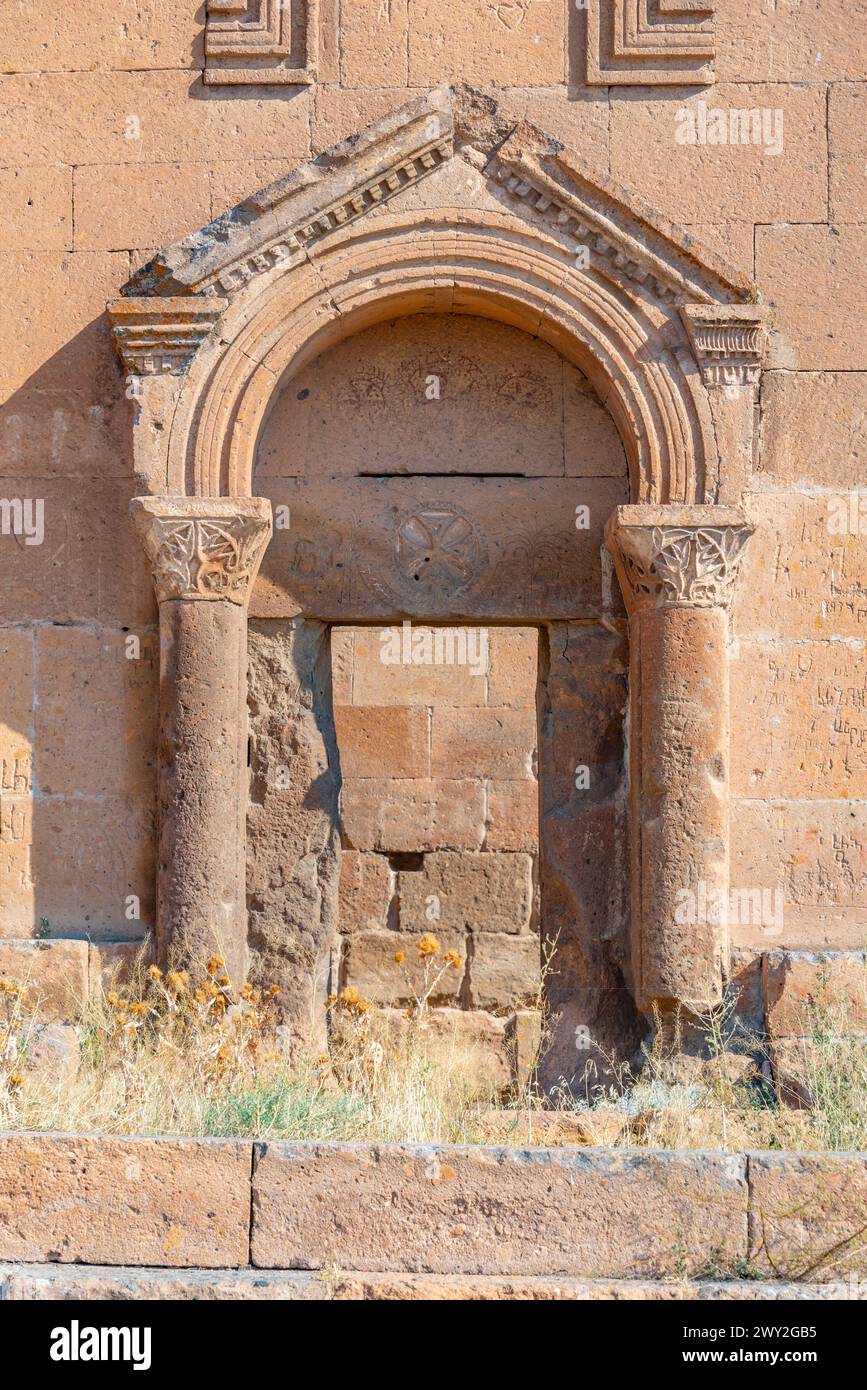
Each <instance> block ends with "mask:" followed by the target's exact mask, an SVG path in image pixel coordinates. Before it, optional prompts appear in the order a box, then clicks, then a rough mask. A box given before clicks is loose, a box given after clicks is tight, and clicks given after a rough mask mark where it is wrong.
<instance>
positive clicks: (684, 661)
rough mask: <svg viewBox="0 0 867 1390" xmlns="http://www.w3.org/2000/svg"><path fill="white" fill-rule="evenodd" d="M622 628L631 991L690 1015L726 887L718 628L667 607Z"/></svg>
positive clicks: (716, 970) (715, 971)
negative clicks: (629, 751)
mask: <svg viewBox="0 0 867 1390" xmlns="http://www.w3.org/2000/svg"><path fill="white" fill-rule="evenodd" d="M633 621H634V622H635V624H636V626H637V629H638V630H637V633H636V637H635V641H634V644H633V647H634V651H635V658H634V662H633V669H634V672H635V678H634V680H633V689H634V690H635V692H636V704H637V705H638V708H639V710H640V716H639V721H638V724H639V726H640V737H639V739H638V743H637V751H638V756H639V760H640V765H639V767H638V769H637V772H638V776H637V779H636V780H637V785H636V789H635V790H636V795H635V796H634V798H633V814H634V816H635V820H636V824H635V832H634V845H635V850H636V852H637V858H638V875H639V881H638V900H637V904H636V906H637V909H638V910H637V912H636V913H635V915H634V921H633V965H634V969H635V975H636V990H637V994H638V996H639V1001H640V1003H641V1005H642V1006H643V1007H647V1006H648V1004H649V1003H650V1002H651V1001H656V1002H657V1003H658V1004H659V1006H660V1007H663V1008H665V1007H670V1006H671V1005H672V1004H674V1003H676V1002H680V1003H682V1004H684V1005H685V1006H687V1007H689V1008H691V1009H701V1008H705V1007H707V1006H709V1005H712V1004H714V1003H715V1002H717V1001H718V999H719V997H720V987H721V980H722V965H723V962H724V961H725V960H726V959H727V955H728V951H727V946H728V943H727V937H726V925H725V920H724V918H723V920H722V921H719V920H717V917H718V914H717V913H716V912H715V910H714V909H715V905H716V904H717V903H718V902H719V894H720V893H725V892H726V891H727V887H728V798H729V789H728V723H729V721H728V681H727V660H726V642H727V635H728V633H727V629H728V618H727V615H726V613H725V612H724V610H722V609H720V608H677V607H674V608H653V609H646V610H644V611H643V612H641V613H639V614H636V615H635V618H634V620H633ZM706 904H711V911H710V912H707V911H704V910H702V909H703V907H704V905H706ZM700 905H701V906H700Z"/></svg>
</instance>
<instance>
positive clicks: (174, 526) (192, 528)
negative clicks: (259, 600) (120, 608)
mask: <svg viewBox="0 0 867 1390" xmlns="http://www.w3.org/2000/svg"><path fill="white" fill-rule="evenodd" d="M130 510H131V513H132V519H133V525H134V526H135V529H136V531H137V533H138V536H139V539H140V540H141V543H142V545H143V546H144V549H145V553H146V555H147V557H148V560H149V561H150V564H151V571H152V579H153V584H154V589H155V591H156V596H157V601H158V602H159V603H163V602H165V601H166V600H168V599H190V600H197V599H211V600H213V599H225V600H227V601H228V602H229V603H235V604H238V605H239V606H240V607H246V606H247V603H248V602H249V599H250V593H251V591H252V588H253V584H254V582H255V579H256V575H257V574H258V571H259V565H260V563H261V560H262V556H263V554H264V553H265V547H266V546H267V544H268V541H269V540H270V538H271V504H270V502H269V501H268V499H267V498H265V497H135V498H133V500H132V503H131V507H130Z"/></svg>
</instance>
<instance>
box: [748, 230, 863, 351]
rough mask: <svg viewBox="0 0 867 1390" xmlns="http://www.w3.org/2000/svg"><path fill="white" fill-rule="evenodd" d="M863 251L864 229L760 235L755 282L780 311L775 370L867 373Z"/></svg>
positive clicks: (773, 345) (775, 335) (773, 346)
mask: <svg viewBox="0 0 867 1390" xmlns="http://www.w3.org/2000/svg"><path fill="white" fill-rule="evenodd" d="M865 248H867V229H865V228H864V227H858V226H846V225H844V226H842V227H828V226H821V225H820V226H807V227H792V226H783V227H775V226H766V227H757V228H756V283H757V284H760V285H761V286H762V293H763V294H764V296H765V298H766V299H767V301H768V304H769V305H770V307H771V308H772V309H773V310H775V311H776V312H775V313H774V331H773V332H772V334H771V342H770V350H769V356H768V365H769V366H770V367H780V368H787V369H789V370H794V371H802V372H807V371H826V370H840V371H863V370H864V369H865V368H867V348H865V346H864V344H863V341H862V339H861V336H860V333H859V331H858V325H859V323H860V318H859V311H858V309H857V308H856V306H857V305H860V304H863V302H864V298H865V294H867V288H865V284H867V269H865V267H867V255H865ZM819 306H821V307H819Z"/></svg>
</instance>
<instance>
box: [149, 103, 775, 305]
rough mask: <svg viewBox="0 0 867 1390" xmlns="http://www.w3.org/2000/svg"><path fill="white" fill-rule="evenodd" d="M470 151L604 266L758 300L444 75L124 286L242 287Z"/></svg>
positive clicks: (673, 233)
mask: <svg viewBox="0 0 867 1390" xmlns="http://www.w3.org/2000/svg"><path fill="white" fill-rule="evenodd" d="M454 160H460V161H463V162H464V166H465V167H466V166H470V167H472V168H473V169H474V170H475V171H477V173H479V174H481V175H482V177H483V179H484V180H485V181H486V184H487V187H488V189H489V190H490V193H491V195H492V196H494V197H496V198H497V199H498V201H499V202H500V203H501V204H506V205H508V207H509V208H510V209H511V210H512V211H513V212H514V213H515V214H516V215H518V216H519V217H523V218H524V219H525V220H527V221H529V222H531V223H533V224H534V225H536V226H539V225H542V226H544V227H546V229H547V230H549V231H550V232H552V233H553V234H555V235H556V236H557V237H558V239H561V240H564V239H565V241H566V243H567V244H569V243H570V242H571V243H574V248H575V250H576V253H577V252H578V250H579V248H582V247H584V248H586V249H587V252H588V254H589V257H590V259H591V262H592V265H593V268H594V269H596V270H598V271H599V272H600V273H602V274H609V275H611V276H612V277H614V278H618V279H622V278H624V277H625V278H626V279H627V280H631V281H634V282H636V283H637V284H640V285H642V286H644V287H645V291H646V292H647V293H649V294H651V295H652V296H653V297H654V298H656V299H661V300H663V301H664V302H667V303H670V304H674V305H685V304H689V303H693V304H694V303H702V302H703V303H720V304H747V303H755V302H756V299H757V295H756V293H755V291H754V289H753V287H752V286H751V284H750V283H749V281H748V280H746V279H745V278H744V277H743V276H742V275H740V274H739V273H738V272H737V271H735V270H732V269H730V268H729V267H727V266H726V265H724V264H723V263H722V262H721V261H720V260H718V258H717V257H716V256H714V255H713V254H712V253H711V252H709V251H708V250H706V249H705V248H704V247H702V246H701V245H700V244H699V243H698V242H696V241H695V240H694V239H693V238H692V237H691V236H689V235H688V234H687V233H685V232H684V231H682V230H680V229H677V228H675V227H673V226H672V225H670V224H669V223H667V222H666V221H665V220H664V219H663V218H661V217H660V216H659V214H658V213H656V212H655V211H654V210H653V209H652V208H651V207H649V206H648V205H647V204H645V203H644V202H642V201H640V200H639V199H637V198H634V197H632V196H631V195H630V194H628V193H627V192H626V191H625V190H623V189H622V188H620V187H618V186H617V185H616V184H615V183H613V182H612V181H611V180H610V179H608V178H606V177H605V176H604V175H600V174H599V173H597V172H596V171H595V170H593V169H591V168H590V167H589V166H588V165H587V164H586V163H585V162H584V161H583V160H582V158H581V157H580V155H579V154H577V153H576V152H574V151H572V150H569V149H567V148H566V147H565V146H564V145H563V143H562V142H561V141H559V140H558V139H557V138H556V137H554V136H553V135H550V134H548V133H546V132H545V131H543V130H541V129H540V128H539V127H537V126H534V125H532V124H530V123H529V122H527V121H523V120H518V119H515V118H513V117H510V116H509V114H508V111H507V110H506V108H505V107H501V106H500V104H499V103H498V102H496V101H494V100H493V99H492V98H491V97H489V96H486V95H484V94H482V93H480V92H477V91H474V90H473V89H472V88H469V87H465V86H462V87H438V88H435V89H434V90H433V91H431V92H428V93H427V94H425V95H424V96H423V97H420V98H418V99H417V100H415V101H413V102H411V103H409V104H408V105H406V106H402V107H401V108H400V109H398V110H396V111H393V112H392V113H390V114H389V115H387V116H385V117H383V118H382V119H381V120H379V121H376V122H374V123H373V124H372V125H369V126H366V127H365V128H364V129H363V130H360V131H359V132H358V133H357V134H355V135H353V136H351V137H350V138H349V139H347V140H344V141H342V142H341V143H340V144H338V145H335V146H334V147H333V148H332V149H330V150H327V151H325V152H324V153H322V154H320V155H318V156H317V157H316V158H315V159H312V160H309V161H307V162H305V163H304V164H301V165H299V167H298V168H297V169H295V170H294V171H293V172H292V173H290V174H287V175H285V176H284V177H283V178H280V179H278V180H276V182H274V183H272V184H269V185H268V186H267V187H266V188H263V189H262V190H261V191H260V192H258V193H255V194H253V195H252V196H251V197H249V198H245V199H244V201H243V202H241V203H239V204H238V205H237V207H234V208H231V209H230V210H229V211H228V212H225V213H223V214H222V216H220V217H218V218H217V219H216V220H215V221H213V222H211V223H209V224H208V225H207V226H205V227H203V228H202V229H201V230H200V231H198V232H194V233H193V234H192V235H190V236H187V237H184V238H183V239H182V240H180V241H177V242H174V243H173V244H172V245H171V246H168V247H166V248H164V249H163V250H162V251H160V252H159V253H158V254H157V255H156V256H155V257H154V258H153V259H152V260H151V261H150V262H149V263H148V264H147V265H145V266H143V267H142V269H141V270H139V271H137V273H136V274H135V275H134V276H133V277H132V279H131V280H130V281H129V282H128V283H127V284H126V285H125V286H124V289H123V294H124V295H125V296H133V297H141V296H159V297H163V296H171V297H175V298H177V297H185V296H189V295H194V296H211V297H220V298H228V299H231V298H233V297H234V296H235V295H236V294H237V293H238V292H239V291H240V290H242V289H243V288H244V287H245V286H246V285H247V284H249V283H250V282H251V281H252V280H254V279H256V278H257V277H258V276H260V275H263V274H267V273H270V272H272V271H273V270H274V269H275V268H276V267H278V266H280V265H281V264H292V263H293V262H294V261H295V260H296V259H297V258H298V257H299V256H303V255H304V254H305V253H308V252H311V251H313V250H315V244H316V243H317V242H318V241H320V240H322V239H323V238H325V237H330V236H332V235H333V234H334V233H336V232H339V231H340V229H341V228H343V227H345V226H348V225H349V224H351V223H353V222H355V221H357V220H358V219H360V218H364V217H365V216H367V215H368V214H370V213H371V212H373V211H374V210H375V209H377V208H380V207H383V206H385V205H387V204H388V203H390V202H392V201H394V200H398V199H399V198H400V197H401V195H402V194H404V193H405V192H406V190H408V189H410V188H412V187H413V186H414V185H416V184H420V183H422V182H423V181H424V180H426V179H428V178H430V177H431V176H432V175H435V174H436V173H437V171H440V170H443V168H444V166H447V165H449V164H450V162H451V161H454Z"/></svg>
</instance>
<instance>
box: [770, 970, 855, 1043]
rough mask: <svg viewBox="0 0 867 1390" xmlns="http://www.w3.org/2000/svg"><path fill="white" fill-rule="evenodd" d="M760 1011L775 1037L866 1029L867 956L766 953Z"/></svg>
mask: <svg viewBox="0 0 867 1390" xmlns="http://www.w3.org/2000/svg"><path fill="white" fill-rule="evenodd" d="M764 988H765V1009H766V1014H767V1025H768V1031H769V1033H770V1034H771V1036H772V1037H774V1038H787V1037H804V1036H805V1035H809V1034H812V1033H813V1032H814V1030H815V1029H817V1028H820V1029H822V1030H823V1031H825V1030H827V1029H828V1028H830V1030H831V1031H832V1032H837V1033H856V1034H857V1033H860V1032H863V1031H867V956H865V955H864V954H863V953H861V954H859V953H857V952H854V951H853V952H851V953H848V952H837V951H833V952H829V953H827V954H820V953H818V952H808V951H768V952H766V954H765V956H764Z"/></svg>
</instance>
